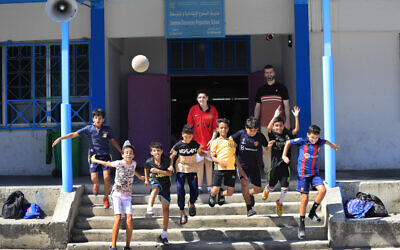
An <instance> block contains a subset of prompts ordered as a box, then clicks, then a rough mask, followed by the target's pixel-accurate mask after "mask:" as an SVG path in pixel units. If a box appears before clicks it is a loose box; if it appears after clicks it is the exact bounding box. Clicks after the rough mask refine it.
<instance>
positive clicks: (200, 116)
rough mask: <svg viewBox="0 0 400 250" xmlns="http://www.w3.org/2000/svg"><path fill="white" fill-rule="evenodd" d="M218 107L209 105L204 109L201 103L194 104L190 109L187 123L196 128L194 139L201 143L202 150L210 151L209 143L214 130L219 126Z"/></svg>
mask: <svg viewBox="0 0 400 250" xmlns="http://www.w3.org/2000/svg"><path fill="white" fill-rule="evenodd" d="M217 119H218V112H217V109H216V108H215V107H214V106H212V105H209V106H208V109H207V110H203V109H202V108H201V107H200V104H198V105H194V106H192V107H191V108H190V110H189V115H188V117H187V124H188V125H192V126H193V128H194V136H193V140H195V141H197V142H198V143H200V144H201V150H203V151H208V147H207V143H208V142H209V141H210V140H211V138H212V134H213V131H214V130H215V129H216V128H217Z"/></svg>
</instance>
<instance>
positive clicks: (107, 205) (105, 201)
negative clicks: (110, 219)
mask: <svg viewBox="0 0 400 250" xmlns="http://www.w3.org/2000/svg"><path fill="white" fill-rule="evenodd" d="M103 205H104V208H106V209H107V208H109V207H110V203H109V202H108V196H104V199H103Z"/></svg>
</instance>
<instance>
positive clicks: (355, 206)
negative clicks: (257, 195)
mask: <svg viewBox="0 0 400 250" xmlns="http://www.w3.org/2000/svg"><path fill="white" fill-rule="evenodd" d="M372 207H373V204H372V203H371V202H369V201H367V200H360V199H358V198H355V199H351V200H348V201H347V202H346V205H345V206H344V212H345V214H346V217H348V218H365V215H366V214H367V212H368V211H369V210H370V209H371V208H372Z"/></svg>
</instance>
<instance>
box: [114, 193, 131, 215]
mask: <svg viewBox="0 0 400 250" xmlns="http://www.w3.org/2000/svg"><path fill="white" fill-rule="evenodd" d="M111 197H112V202H113V203H112V204H113V210H114V214H132V197H131V196H130V195H126V194H123V193H120V192H118V191H113V192H112V194H111Z"/></svg>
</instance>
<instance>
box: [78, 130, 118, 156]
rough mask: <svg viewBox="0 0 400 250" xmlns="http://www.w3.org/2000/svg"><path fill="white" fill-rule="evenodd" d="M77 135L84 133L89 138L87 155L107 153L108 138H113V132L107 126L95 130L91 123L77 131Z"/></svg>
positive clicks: (108, 152)
mask: <svg viewBox="0 0 400 250" xmlns="http://www.w3.org/2000/svg"><path fill="white" fill-rule="evenodd" d="M76 132H77V133H78V134H79V136H82V135H86V136H87V138H88V139H89V155H94V154H96V155H109V154H110V147H109V140H111V139H112V138H114V134H113V132H112V130H111V128H110V127H109V126H104V125H103V126H102V127H101V128H100V129H99V130H97V128H96V126H95V125H93V124H90V125H87V126H85V127H83V128H81V129H79V130H78V131H76Z"/></svg>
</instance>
